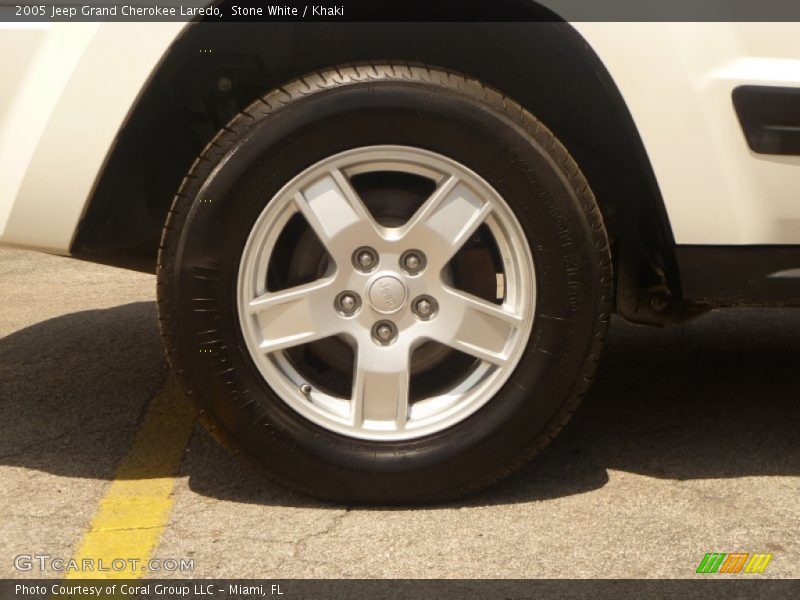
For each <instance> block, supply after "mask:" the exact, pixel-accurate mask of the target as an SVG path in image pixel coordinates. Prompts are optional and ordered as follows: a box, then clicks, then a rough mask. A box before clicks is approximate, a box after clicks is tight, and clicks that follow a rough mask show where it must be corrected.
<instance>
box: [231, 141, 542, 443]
mask: <svg viewBox="0 0 800 600" xmlns="http://www.w3.org/2000/svg"><path fill="white" fill-rule="evenodd" d="M387 171H388V172H392V171H395V172H401V173H407V174H411V175H416V176H418V177H424V178H426V179H428V180H430V181H432V182H434V183H435V188H434V191H433V193H432V194H431V195H430V197H428V199H427V200H425V201H424V202H423V203H422V206H420V208H419V209H418V210H417V211H416V212H415V214H414V215H413V216H412V217H411V219H410V220H409V221H408V222H407V223H405V224H403V225H402V226H399V227H386V226H384V225H381V224H379V223H378V222H377V221H376V220H375V219H374V218H373V217H372V215H371V214H370V213H369V211H368V210H367V208H366V206H365V205H364V203H363V201H362V199H361V198H360V197H359V194H358V193H357V192H356V190H355V188H354V187H353V185H352V183H351V178H352V177H354V176H356V175H359V174H365V173H376V172H387ZM298 212H299V213H301V214H302V215H303V217H304V218H305V220H306V221H307V222H308V225H309V226H310V227H311V229H312V230H313V231H314V233H315V234H316V235H317V237H318V238H319V241H320V242H321V243H322V245H323V247H324V248H325V250H326V251H327V253H328V255H329V256H330V257H331V258H332V261H331V264H330V267H329V269H328V270H327V272H325V273H324V274H323V276H322V277H321V278H319V279H317V280H316V281H313V282H311V283H307V284H303V285H299V286H296V287H292V288H289V289H285V290H280V291H274V292H273V291H268V289H267V273H268V269H269V266H270V259H271V257H272V253H273V250H274V249H275V247H276V243H277V241H278V238H279V236H280V234H281V232H282V231H283V229H284V228H285V227H286V225H287V223H288V222H289V220H290V219H291V218H292V217H293V216H295V215H296V214H297V213H298ZM481 224H484V225H486V227H487V228H488V229H489V231H490V232H491V234H492V236H493V238H494V242H495V244H496V246H497V250H498V253H499V255H500V260H501V264H502V265H503V267H502V268H503V273H502V278H498V279H501V281H502V287H503V294H502V301H501V303H499V304H497V303H493V302H490V301H488V300H484V299H482V298H478V297H476V296H472V295H470V294H468V293H466V292H463V291H461V290H459V289H456V288H455V287H453V286H452V285H451V284H450V283H449V282H448V277H447V265H448V263H449V262H450V260H451V259H452V258H453V256H454V255H455V254H456V252H457V251H458V250H459V248H461V247H462V246H463V245H464V244H465V242H467V241H468V240H469V239H470V238H471V236H472V235H473V234H474V233H475V232H476V230H477V229H478V227H479V226H481ZM360 248H370V249H374V250H375V252H376V254H377V259H378V264H377V265H376V266H375V267H374V268H371V269H370V270H368V271H365V270H364V269H359V268H356V265H355V264H354V260H353V257H354V252H356V251H357V250H359V249H360ZM411 250H413V251H414V252H417V253H420V258H421V261H420V263H421V264H423V265H424V268H422V269H418V270H416V271H413V272H409V270H408V269H404V268H402V267H401V265H402V264H405V263H404V262H401V257H404V255H405V254H406V253H407V252H408V251H411ZM355 256H358V255H357V254H356V255H355ZM423 257H424V258H423ZM423 261H424V263H423ZM412 264H414V265H416V264H417V263H416V262H415V261H412ZM345 291H351V292H355V293H357V294H358V296H360V298H362V299H363V302H362V303H361V304H360V305H359V308H358V309H357V310H355V311H354V312H352V313H350V312H344V311H342V310H337V299H340V298H341V294H342V293H343V292H345ZM419 297H424V298H431V299H434V300H435V303H436V311H435V313H434V314H433V316H431V318H427V319H420V318H419V316H418V315H416V314H415V312H414V310H413V307H412V302H414V301H415V299H418V298H419ZM534 306H535V277H534V266H533V258H532V256H531V252H530V248H529V247H528V244H527V241H526V238H525V235H524V233H523V231H522V228H521V226H520V224H519V222H518V221H517V218H516V217H515V215H514V213H513V212H512V210H511V208H510V207H509V206H508V205H507V204H506V202H505V201H504V200H503V199H502V198H501V197H500V195H499V194H498V193H497V192H496V191H495V190H494V189H493V188H492V187H491V186H490V185H489V184H488V183H487V182H486V181H484V180H483V179H482V178H481V177H480V176H479V175H477V174H476V173H474V172H473V171H471V170H469V169H468V168H466V167H465V166H463V165H461V164H459V163H457V162H455V161H453V160H451V159H449V158H446V157H444V156H442V155H440V154H437V153H434V152H430V151H428V150H422V149H419V148H411V147H403V146H371V147H364V148H357V149H354V150H348V151H346V152H342V153H340V154H336V155H334V156H331V157H329V158H327V159H325V160H323V161H321V162H319V163H317V164H315V165H312V166H311V167H309V168H307V169H306V170H305V171H303V172H301V173H300V174H299V175H297V176H296V177H295V178H294V179H293V180H292V181H290V182H289V183H288V184H287V185H286V186H284V187H283V188H282V189H281V190H280V191H279V192H278V193H277V194H276V195H275V196H274V197H273V198H272V199H271V200H270V202H269V203H268V204H267V205H266V207H265V208H264V210H263V212H262V213H261V215H260V216H259V218H258V220H257V221H256V223H255V225H254V226H253V230H252V231H251V233H250V236H249V238H248V241H247V243H246V245H245V249H244V252H243V255H242V259H241V263H240V266H239V280H238V308H239V317H240V324H241V327H242V331H243V333H244V339H245V341H246V344H247V348H248V350H249V352H250V355H251V356H252V359H253V361H254V362H255V364H256V366H257V368H258V369H259V371H260V373H261V375H262V376H263V377H264V378H265V380H266V381H267V383H268V384H269V385H270V387H272V389H273V390H274V391H275V392H276V393H277V394H278V395H279V396H280V398H281V399H282V400H283V401H284V402H286V404H288V405H289V406H290V407H291V408H292V409H294V410H295V411H297V412H298V413H300V414H301V415H303V416H304V417H306V418H307V419H309V420H311V421H313V422H314V423H316V424H318V425H320V426H321V427H324V428H325V429H328V430H330V431H333V432H336V433H339V434H342V435H345V436H348V437H353V438H359V439H365V440H407V439H413V438H418V437H421V436H424V435H428V434H431V433H436V432H438V431H442V430H444V429H447V428H449V427H451V426H453V425H455V424H456V423H458V422H460V421H462V420H463V419H465V418H466V417H468V416H469V415H471V414H473V413H474V412H475V411H476V410H478V409H479V408H480V407H481V406H483V405H484V404H486V403H487V402H488V401H489V400H490V399H491V398H492V397H493V396H494V395H495V394H496V393H497V392H498V391H499V389H500V388H501V386H502V385H503V384H504V383H505V382H506V380H507V379H508V377H509V376H510V375H511V373H512V372H513V370H514V368H515V367H516V365H517V363H518V361H519V359H520V357H521V355H522V352H523V350H524V349H525V346H526V345H527V342H528V338H529V337H530V332H531V328H532V326H533V314H534ZM384 323H389V324H390V327H389V329H390V330H391V329H392V328H393V331H391V332H390V331H387V330H386V329H381V330H380V333H379V335H380V336H381V337H380V339H378V337H376V327H377V326H378V325H379V324H384ZM332 336H339V337H340V338H341V339H344V340H346V341H347V342H348V343H349V344H350V345H351V346H352V348H353V353H354V356H355V368H354V373H353V376H352V393H351V396H350V397H349V398H342V397H338V396H336V395H334V394H333V393H330V392H327V391H325V390H323V389H318V388H317V387H313V386H312V387H311V389H310V390H309V382H308V381H307V380H306V378H305V377H304V376H303V375H301V374H300V372H299V371H298V370H297V369H296V368H295V366H294V365H293V364H292V362H291V361H290V360H289V358H288V357H287V355H286V354H285V352H284V351H286V350H288V349H290V348H293V347H296V346H300V345H303V344H308V343H310V342H314V341H317V340H322V339H325V338H329V337H332ZM384 338H385V339H384ZM429 341H434V342H438V343H439V344H442V345H444V346H447V347H449V348H452V349H455V350H458V351H460V352H462V353H464V354H466V355H469V356H472V357H474V358H476V359H478V360H477V361H476V366H475V367H474V368H472V369H470V371H469V372H468V373H466V374H465V376H464V377H463V378H461V379H460V380H458V381H457V382H455V383H454V384H453V385H452V386H451V387H450V389H447V390H445V391H443V392H439V393H437V394H436V395H434V396H432V397H427V398H421V399H417V400H416V401H414V402H410V401H409V382H410V371H411V369H410V364H411V354H412V352H413V351H414V350H415V349H417V348H418V347H419V346H420V345H421V344H423V343H425V342H429Z"/></svg>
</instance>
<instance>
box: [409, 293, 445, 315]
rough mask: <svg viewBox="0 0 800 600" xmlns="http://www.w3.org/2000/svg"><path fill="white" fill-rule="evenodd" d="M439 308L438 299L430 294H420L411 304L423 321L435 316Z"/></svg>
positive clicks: (415, 313) (413, 310)
mask: <svg viewBox="0 0 800 600" xmlns="http://www.w3.org/2000/svg"><path fill="white" fill-rule="evenodd" d="M438 309H439V305H438V304H437V303H436V300H434V299H433V298H431V297H430V296H419V297H418V298H417V299H416V300H414V302H413V303H412V304H411V311H412V312H413V313H414V315H416V316H417V317H418V318H420V319H422V320H423V321H427V320H428V319H432V318H433V317H435V316H436V312H437V311H438Z"/></svg>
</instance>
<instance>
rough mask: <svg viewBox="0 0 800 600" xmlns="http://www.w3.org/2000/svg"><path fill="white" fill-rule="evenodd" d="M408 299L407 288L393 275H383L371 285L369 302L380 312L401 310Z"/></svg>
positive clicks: (387, 312)
mask: <svg viewBox="0 0 800 600" xmlns="http://www.w3.org/2000/svg"><path fill="white" fill-rule="evenodd" d="M405 301H406V288H405V286H403V283H402V282H401V281H400V280H399V279H398V278H397V277H394V276H392V275H383V276H381V277H378V278H377V279H376V280H375V281H373V282H372V285H371V286H370V287H369V302H370V304H372V307H373V308H374V309H375V310H377V311H378V312H382V313H386V314H389V313H393V312H397V311H398V310H400V308H401V307H402V306H403V303H404V302H405Z"/></svg>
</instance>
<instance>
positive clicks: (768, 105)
mask: <svg viewBox="0 0 800 600" xmlns="http://www.w3.org/2000/svg"><path fill="white" fill-rule="evenodd" d="M733 106H734V107H735V108H736V114H737V115H738V116H739V123H740V124H741V126H742V130H744V135H745V137H746V138H747V144H748V146H750V149H751V150H752V151H753V152H757V153H759V154H777V155H784V156H800V88H790V87H771V86H755V85H745V86H741V87H738V88H736V89H735V90H733Z"/></svg>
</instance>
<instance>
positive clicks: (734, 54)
mask: <svg viewBox="0 0 800 600" xmlns="http://www.w3.org/2000/svg"><path fill="white" fill-rule="evenodd" d="M573 25H574V27H575V28H576V29H577V30H578V32H579V33H580V34H581V35H582V36H583V37H584V39H585V40H586V41H587V42H588V44H589V45H590V46H591V47H592V48H593V50H594V51H595V52H596V54H597V55H598V56H599V58H600V60H601V61H602V62H603V63H604V65H605V66H606V68H607V70H608V71H609V73H610V75H611V77H612V78H613V80H614V82H615V83H616V85H617V86H618V88H619V90H620V92H621V94H622V96H623V98H624V101H625V102H626V104H627V106H628V109H629V110H630V112H631V114H632V117H633V119H634V122H635V124H636V127H637V128H638V131H639V134H640V136H641V138H642V141H643V143H644V147H645V149H646V152H647V155H648V157H649V160H650V162H651V164H652V167H653V169H654V172H655V175H656V178H657V182H658V185H659V187H660V191H661V194H662V197H663V200H664V204H665V207H666V211H667V214H668V217H669V225H670V227H671V229H672V233H673V236H674V240H675V242H676V243H677V244H679V245H681V244H691V245H770V244H781V245H790V244H800V201H798V198H800V157H796V156H770V155H763V154H756V153H754V152H752V151H751V150H750V149H749V148H748V146H747V144H746V143H745V140H744V135H743V132H742V128H741V126H740V124H739V121H738V120H737V116H736V114H735V111H734V107H733V104H732V102H731V92H732V90H733V89H734V88H735V87H737V86H740V85H744V84H754V85H763V86H786V87H800V35H797V25H796V24H791V23H575V24H573ZM184 27H186V24H185V23H175V22H172V23H30V24H8V23H6V24H2V25H0V53H2V55H3V56H13V57H14V60H13V61H12V60H6V61H3V62H2V63H1V64H0V69H1V70H0V73H1V74H2V75H1V76H0V242H3V243H7V244H12V245H17V246H22V247H29V248H35V249H39V250H43V251H47V252H52V253H59V254H68V253H69V250H70V245H71V243H72V241H73V239H74V237H75V234H76V230H77V227H78V224H79V222H80V219H81V216H82V215H83V213H84V211H85V210H86V206H87V202H88V200H89V198H90V196H91V193H92V190H93V187H94V185H95V184H96V182H97V180H98V177H99V174H100V173H101V172H102V169H103V166H104V164H105V161H106V159H107V157H108V155H109V152H110V150H111V149H112V147H113V145H114V141H115V137H116V135H117V132H118V131H119V129H120V127H121V126H122V125H123V124H124V122H125V120H126V117H127V116H128V115H129V113H130V111H131V109H132V107H133V106H134V103H135V102H136V100H137V98H138V96H139V94H140V92H141V90H142V88H143V87H144V86H145V85H146V83H147V82H148V78H149V77H150V76H151V74H152V73H153V72H154V70H155V69H156V67H157V66H158V65H159V61H160V60H161V59H162V56H164V54H165V52H166V51H167V50H168V48H169V47H170V44H171V43H172V42H173V41H174V40H175V39H176V37H177V36H179V35H180V33H181V31H182V30H183V29H184ZM711 41H713V43H710V42H711ZM134 49H135V50H134Z"/></svg>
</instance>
